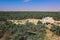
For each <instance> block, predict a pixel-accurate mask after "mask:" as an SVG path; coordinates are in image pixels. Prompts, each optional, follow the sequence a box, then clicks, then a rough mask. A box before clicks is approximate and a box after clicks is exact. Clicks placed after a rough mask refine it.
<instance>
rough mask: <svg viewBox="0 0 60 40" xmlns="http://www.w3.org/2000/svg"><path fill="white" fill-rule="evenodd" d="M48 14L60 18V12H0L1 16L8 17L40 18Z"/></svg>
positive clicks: (56, 18)
mask: <svg viewBox="0 0 60 40" xmlns="http://www.w3.org/2000/svg"><path fill="white" fill-rule="evenodd" d="M46 16H50V17H53V18H54V19H55V20H60V12H0V18H6V19H26V18H35V19H40V18H43V17H46Z"/></svg>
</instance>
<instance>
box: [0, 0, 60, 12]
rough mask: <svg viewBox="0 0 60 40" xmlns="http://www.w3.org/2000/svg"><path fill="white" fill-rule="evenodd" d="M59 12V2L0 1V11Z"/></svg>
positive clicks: (36, 0) (58, 0) (59, 0)
mask: <svg viewBox="0 0 60 40" xmlns="http://www.w3.org/2000/svg"><path fill="white" fill-rule="evenodd" d="M51 10H54V11H55V10H57V11H60V0H0V11H51Z"/></svg>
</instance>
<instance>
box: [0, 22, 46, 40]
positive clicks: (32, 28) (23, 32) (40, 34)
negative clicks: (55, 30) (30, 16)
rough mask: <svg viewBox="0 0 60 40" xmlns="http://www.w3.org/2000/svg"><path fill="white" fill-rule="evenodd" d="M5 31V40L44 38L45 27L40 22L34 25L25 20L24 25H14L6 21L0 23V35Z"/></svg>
mask: <svg viewBox="0 0 60 40" xmlns="http://www.w3.org/2000/svg"><path fill="white" fill-rule="evenodd" d="M1 31H2V32H3V33H2V32H1ZM6 32H7V36H6V39H5V40H44V37H45V34H46V27H45V26H44V25H42V24H41V23H40V24H37V25H34V24H33V23H28V22H27V23H26V24H25V25H21V24H18V25H16V24H13V23H12V22H7V21H6V23H5V24H4V25H0V37H3V35H4V33H6Z"/></svg>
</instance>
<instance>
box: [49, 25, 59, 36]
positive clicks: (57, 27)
mask: <svg viewBox="0 0 60 40" xmlns="http://www.w3.org/2000/svg"><path fill="white" fill-rule="evenodd" d="M50 31H52V32H53V33H54V34H56V35H58V36H60V26H55V25H53V26H52V27H51V29H50Z"/></svg>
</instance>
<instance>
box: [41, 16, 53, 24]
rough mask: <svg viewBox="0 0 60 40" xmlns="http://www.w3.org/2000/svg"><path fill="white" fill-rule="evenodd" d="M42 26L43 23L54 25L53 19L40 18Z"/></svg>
mask: <svg viewBox="0 0 60 40" xmlns="http://www.w3.org/2000/svg"><path fill="white" fill-rule="evenodd" d="M41 22H42V24H45V23H51V24H52V23H54V19H53V17H45V18H42V20H41Z"/></svg>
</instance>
